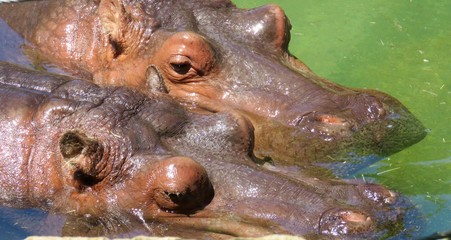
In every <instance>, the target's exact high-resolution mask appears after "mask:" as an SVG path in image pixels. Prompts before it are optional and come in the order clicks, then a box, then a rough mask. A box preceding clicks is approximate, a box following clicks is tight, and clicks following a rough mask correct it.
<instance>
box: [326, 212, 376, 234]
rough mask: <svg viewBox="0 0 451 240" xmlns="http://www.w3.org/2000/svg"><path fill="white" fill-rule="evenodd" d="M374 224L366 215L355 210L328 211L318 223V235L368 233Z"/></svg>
mask: <svg viewBox="0 0 451 240" xmlns="http://www.w3.org/2000/svg"><path fill="white" fill-rule="evenodd" d="M373 228H374V222H373V220H372V219H371V217H369V216H368V215H367V214H365V213H363V212H361V211H357V210H342V209H330V210H328V211H325V212H324V213H323V214H322V216H321V219H320V222H319V233H321V234H328V235H333V236H340V235H346V234H353V233H361V232H366V231H370V230H372V229H373Z"/></svg>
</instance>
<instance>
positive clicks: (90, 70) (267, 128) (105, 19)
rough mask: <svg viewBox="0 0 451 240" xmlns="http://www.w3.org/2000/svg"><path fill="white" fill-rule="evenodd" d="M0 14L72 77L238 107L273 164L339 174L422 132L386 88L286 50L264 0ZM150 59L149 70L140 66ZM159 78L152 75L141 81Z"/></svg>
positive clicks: (283, 21) (51, 6)
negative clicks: (259, 3)
mask: <svg viewBox="0 0 451 240" xmlns="http://www.w3.org/2000/svg"><path fill="white" fill-rule="evenodd" d="M48 12H51V13H52V14H48ZM23 15H26V16H27V18H23V17H22V16H23ZM61 16H64V17H61ZM168 16H172V17H168ZM0 17H2V18H3V19H4V20H5V21H6V22H7V23H8V24H9V25H10V26H11V27H12V28H13V29H14V30H16V31H17V32H18V33H20V34H21V35H22V36H23V37H24V38H25V39H27V40H28V41H29V42H30V43H31V44H32V45H33V47H35V49H36V50H37V51H39V53H40V54H41V55H40V56H42V57H45V58H46V59H47V60H48V61H49V62H51V63H53V64H56V65H57V66H59V67H61V68H63V69H64V70H66V71H68V72H70V73H72V74H74V75H76V76H80V77H83V78H85V79H91V80H93V81H94V82H95V83H98V84H101V85H115V86H129V87H134V88H136V89H139V90H140V91H143V92H152V91H155V89H163V90H164V91H163V92H165V93H167V94H168V95H169V96H171V97H173V98H174V99H176V100H177V101H179V102H181V103H182V104H184V105H185V106H186V107H187V108H189V109H190V110H191V111H193V112H210V113H214V112H230V113H231V112H233V114H235V115H237V114H238V115H242V116H243V117H245V118H246V119H247V121H249V122H251V123H252V125H253V127H254V135H255V139H256V141H255V148H254V155H255V156H257V157H258V158H260V159H271V161H272V162H275V163H277V164H281V165H293V164H297V165H300V166H307V165H310V164H314V165H316V164H334V163H336V164H334V165H333V167H332V168H333V170H334V171H335V173H338V174H347V173H349V172H353V171H355V170H356V169H358V168H361V167H363V166H365V165H367V164H369V163H370V161H369V160H368V156H373V157H383V156H387V155H389V154H392V153H395V152H397V151H400V150H402V149H404V148H406V147H408V146H410V145H412V144H414V143H416V142H417V141H419V140H421V139H422V138H423V137H424V136H425V131H424V127H423V125H422V124H421V123H420V122H419V121H418V120H417V119H416V118H415V117H414V116H413V115H412V114H411V113H410V112H409V111H408V110H407V109H406V108H405V107H404V106H403V105H402V104H401V103H399V102H398V101H397V100H396V99H394V98H392V97H390V96H388V95H386V94H384V93H381V92H378V91H374V90H362V89H350V88H345V87H343V86H339V85H337V84H334V83H332V82H329V81H327V80H325V79H322V78H320V77H318V76H316V75H315V74H314V73H312V72H311V71H310V69H309V68H308V67H307V66H306V65H305V64H304V63H302V62H301V61H300V60H298V59H297V58H296V57H294V56H292V55H290V53H289V52H288V50H287V49H288V44H289V39H290V32H289V30H290V28H291V26H290V23H289V20H288V18H287V17H286V16H285V14H284V11H283V10H282V9H281V8H280V7H278V6H276V5H268V6H263V7H260V8H255V9H249V10H242V9H237V8H235V6H234V5H233V4H232V3H231V2H230V1H226V0H224V1H197V0H192V1H176V0H172V1H139V2H133V3H132V2H130V1H128V0H123V1H120V0H101V1H31V2H24V3H18V4H3V5H1V6H0ZM49 44H51V45H49ZM50 46H51V47H50ZM150 66H151V67H153V68H154V69H155V74H156V75H158V76H149V75H148V74H146V73H148V71H147V70H148V69H149V67H150ZM155 74H154V75H155ZM159 77H161V79H162V80H161V82H160V86H157V88H155V87H154V86H152V85H150V84H149V82H148V79H149V78H159ZM331 119H334V120H332V121H330V120H331ZM336 120H338V124H337V121H336ZM279 133H280V134H279ZM350 153H352V154H350ZM352 156H354V157H352ZM370 159H372V158H370ZM326 166H327V165H326Z"/></svg>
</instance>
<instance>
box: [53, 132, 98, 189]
mask: <svg viewBox="0 0 451 240" xmlns="http://www.w3.org/2000/svg"><path fill="white" fill-rule="evenodd" d="M59 147H60V153H61V156H62V157H63V159H64V161H65V164H64V166H65V168H66V169H67V170H69V172H70V173H71V174H72V175H73V180H74V182H73V183H74V185H75V186H76V187H77V188H80V189H82V188H84V187H87V186H88V187H89V186H93V185H95V184H97V183H98V182H100V181H101V180H102V179H103V178H104V177H105V176H103V175H102V174H101V173H102V170H103V169H104V168H105V166H103V165H101V164H100V163H101V161H100V160H101V158H102V155H103V147H102V145H100V144H99V143H98V142H97V141H96V140H93V139H90V138H88V137H87V136H86V135H85V134H83V133H80V132H77V131H69V132H66V133H65V134H64V135H63V136H62V137H61V139H60V141H59Z"/></svg>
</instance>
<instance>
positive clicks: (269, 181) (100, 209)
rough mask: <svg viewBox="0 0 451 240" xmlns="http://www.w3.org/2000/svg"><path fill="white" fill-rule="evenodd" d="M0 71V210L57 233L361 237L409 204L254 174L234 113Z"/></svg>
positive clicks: (257, 169)
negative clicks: (60, 223) (60, 226)
mask: <svg viewBox="0 0 451 240" xmlns="http://www.w3.org/2000/svg"><path fill="white" fill-rule="evenodd" d="M0 72H1V73H2V77H1V78H0V101H1V102H2V111H1V114H0V126H1V127H0V134H1V135H2V140H1V144H0V158H1V160H2V161H0V204H1V205H3V206H4V205H7V206H10V207H15V208H19V207H22V208H40V209H44V210H47V211H50V212H53V213H58V214H64V215H66V216H69V221H68V223H67V226H66V227H65V229H64V232H65V233H66V234H69V235H72V234H74V235H84V234H89V232H90V231H91V230H92V231H95V232H97V234H98V235H114V234H121V233H122V232H123V231H125V232H128V231H134V230H135V228H137V229H141V230H143V231H142V232H141V234H148V235H166V236H167V235H180V236H184V237H190V236H191V237H193V238H207V237H211V238H215V239H219V238H224V237H225V236H261V235H266V234H271V233H289V234H296V235H311V236H317V237H318V236H319V235H322V236H341V237H347V236H349V237H362V238H366V237H377V236H382V235H385V234H386V233H387V229H388V228H387V227H386V226H387V225H390V224H395V225H396V226H397V227H390V229H391V230H390V231H392V232H394V233H395V232H396V233H397V231H401V230H402V229H401V228H402V227H403V226H404V225H403V224H402V223H403V216H404V213H405V212H406V208H407V207H408V206H409V205H405V204H404V203H405V201H404V198H403V197H401V196H398V195H397V194H396V193H394V192H392V191H390V190H387V189H385V188H383V187H381V186H379V185H376V184H368V183H362V182H360V183H357V182H345V181H340V180H324V179H323V178H322V177H320V176H314V177H311V176H309V175H308V174H305V175H304V176H302V175H298V174H289V173H283V172H282V171H280V170H277V169H276V170H268V169H266V168H263V167H261V166H259V165H257V164H256V163H255V162H253V161H252V160H251V159H250V158H249V155H250V152H251V150H252V127H251V126H250V125H248V122H247V121H246V120H245V119H244V118H243V117H242V116H241V115H238V114H237V115H231V114H226V113H216V114H209V115H201V114H194V113H190V112H187V111H186V110H185V109H184V108H183V107H182V106H180V105H179V104H178V103H177V102H175V101H174V100H173V99H171V98H169V97H168V96H167V95H148V96H146V95H144V94H141V93H139V92H138V91H136V90H132V89H129V88H124V87H107V88H101V87H99V86H97V85H95V84H93V83H91V82H86V81H82V80H74V79H71V78H68V77H67V76H55V75H51V74H48V73H42V72H36V71H30V70H25V69H22V68H19V67H17V66H14V65H11V64H5V63H0ZM77 223H78V224H77ZM84 223H87V225H85V224H84ZM132 223H133V224H132ZM136 224H138V227H136ZM86 228H88V229H87V231H86V232H84V230H86ZM394 228H396V229H394ZM96 229H97V230H96ZM88 230H89V231H88Z"/></svg>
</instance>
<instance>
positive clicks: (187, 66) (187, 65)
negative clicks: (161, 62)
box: [169, 55, 195, 75]
mask: <svg viewBox="0 0 451 240" xmlns="http://www.w3.org/2000/svg"><path fill="white" fill-rule="evenodd" d="M169 64H170V65H171V68H172V70H173V71H174V72H176V73H177V74H180V75H186V74H188V73H189V72H190V71H195V70H194V69H193V68H192V65H191V60H190V59H189V58H188V57H186V56H183V55H175V56H171V58H170V59H169Z"/></svg>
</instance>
